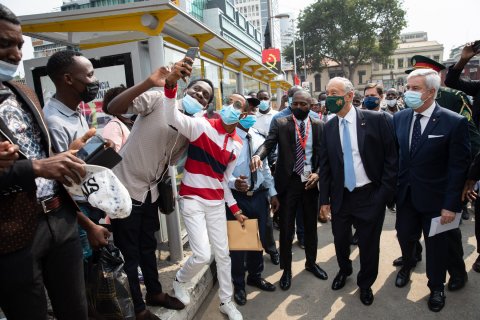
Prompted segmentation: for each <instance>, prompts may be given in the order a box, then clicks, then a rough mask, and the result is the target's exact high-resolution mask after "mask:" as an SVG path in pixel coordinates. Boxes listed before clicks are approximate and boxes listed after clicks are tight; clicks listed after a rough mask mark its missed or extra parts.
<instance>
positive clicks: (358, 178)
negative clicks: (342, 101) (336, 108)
mask: <svg viewBox="0 0 480 320" xmlns="http://www.w3.org/2000/svg"><path fill="white" fill-rule="evenodd" d="M337 117H338V130H339V133H340V142H341V143H342V150H343V124H342V119H345V120H347V122H348V131H349V133H350V141H351V144H352V156H353V169H354V170H355V182H356V184H355V187H356V188H359V187H362V186H364V185H366V184H369V183H370V182H372V181H371V180H370V179H368V176H367V173H366V172H365V168H364V167H363V162H362V158H361V157H360V150H359V149H358V139H357V112H356V111H355V108H354V107H351V108H350V111H348V113H347V114H346V115H345V117H344V118H342V117H340V116H339V115H338V114H337Z"/></svg>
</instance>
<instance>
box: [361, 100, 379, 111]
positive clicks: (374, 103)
mask: <svg viewBox="0 0 480 320" xmlns="http://www.w3.org/2000/svg"><path fill="white" fill-rule="evenodd" d="M363 105H364V106H365V108H367V109H368V110H373V109H376V108H377V107H378V106H379V105H380V98H378V97H365V99H363Z"/></svg>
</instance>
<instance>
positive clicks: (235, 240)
mask: <svg viewBox="0 0 480 320" xmlns="http://www.w3.org/2000/svg"><path fill="white" fill-rule="evenodd" d="M227 233H228V246H229V248H230V250H232V251H262V250H263V248H262V243H261V242H260V235H259V233H258V220H257V219H248V220H245V221H244V223H243V226H242V225H241V224H240V222H238V221H236V220H234V221H227Z"/></svg>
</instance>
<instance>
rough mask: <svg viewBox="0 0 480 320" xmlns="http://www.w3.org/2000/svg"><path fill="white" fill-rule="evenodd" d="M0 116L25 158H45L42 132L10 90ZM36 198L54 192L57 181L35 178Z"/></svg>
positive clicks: (47, 196)
mask: <svg viewBox="0 0 480 320" xmlns="http://www.w3.org/2000/svg"><path fill="white" fill-rule="evenodd" d="M0 118H1V119H2V120H3V122H4V123H5V125H6V126H7V127H8V130H10V132H11V133H12V135H13V136H14V137H15V139H16V144H17V145H18V147H19V150H20V152H22V153H23V154H24V155H25V156H26V158H27V159H31V160H38V159H44V158H47V156H48V152H47V150H45V148H44V147H43V141H42V133H41V131H40V128H39V126H38V124H37V122H36V121H35V119H34V117H33V114H32V112H31V111H30V110H28V108H26V107H25V106H24V105H23V104H22V103H21V101H20V100H19V99H18V98H17V97H16V95H15V94H14V93H13V92H12V93H11V95H10V96H9V97H8V98H6V99H5V100H4V101H3V102H2V103H0ZM35 184H36V186H37V191H36V194H37V199H46V198H49V197H51V196H52V195H54V194H55V192H56V190H57V187H58V186H57V183H56V182H55V181H54V180H48V179H45V178H40V177H39V178H35Z"/></svg>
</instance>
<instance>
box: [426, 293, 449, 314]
mask: <svg viewBox="0 0 480 320" xmlns="http://www.w3.org/2000/svg"><path fill="white" fill-rule="evenodd" d="M443 306H445V293H444V292H443V291H440V290H438V291H432V292H431V293H430V298H428V308H429V309H430V310H431V311H433V312H438V311H440V310H442V309H443Z"/></svg>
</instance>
